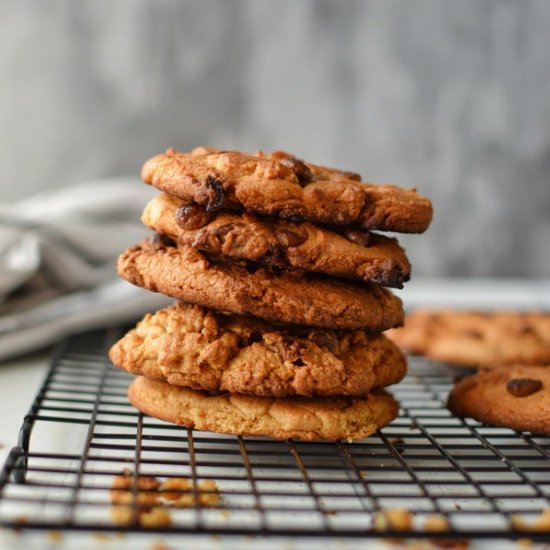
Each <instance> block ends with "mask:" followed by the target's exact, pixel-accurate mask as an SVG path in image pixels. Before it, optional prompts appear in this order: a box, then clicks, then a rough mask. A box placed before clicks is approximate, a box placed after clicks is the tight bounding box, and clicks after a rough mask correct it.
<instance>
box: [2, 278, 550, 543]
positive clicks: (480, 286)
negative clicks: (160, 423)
mask: <svg viewBox="0 0 550 550" xmlns="http://www.w3.org/2000/svg"><path fill="white" fill-rule="evenodd" d="M397 294H398V295H399V296H401V298H402V299H403V301H404V303H405V306H406V307H407V308H408V309H412V308H415V307H419V306H453V307H459V308H468V307H477V308H481V309H490V308H495V307H500V308H509V309H510V308H521V309H544V310H550V279H549V280H506V279H492V280H491V279H483V280H479V279H470V280H449V279H445V280H442V279H431V280H428V279H418V280H415V281H411V282H410V283H408V285H407V287H406V288H405V289H404V290H402V291H398V292H397ZM50 352H51V350H44V351H42V352H38V353H34V354H31V355H28V356H25V357H20V358H17V359H13V360H9V361H6V362H4V363H1V364H0V462H1V464H3V463H4V460H5V459H6V456H7V454H8V452H9V450H10V448H11V447H12V446H13V445H15V444H16V443H17V435H18V431H19V427H20V425H21V421H22V419H23V416H24V415H25V414H26V412H27V411H28V409H29V406H30V405H31V403H32V400H33V398H34V396H35V394H36V392H37V390H38V388H39V387H40V385H41V383H42V380H43V378H44V376H45V374H46V371H47V368H48V361H49V354H50ZM191 541H192V543H191ZM157 542H163V543H164V544H165V545H166V546H167V547H168V548H174V549H176V548H185V549H189V550H194V549H197V550H199V549H202V548H208V549H225V548H242V549H246V548H260V547H261V548H277V549H281V550H282V549H284V550H291V549H293V548H300V550H308V549H310V548H311V549H315V550H322V549H324V548H335V549H342V550H347V549H356V548H361V549H368V548H393V547H395V546H394V545H388V544H386V543H381V542H378V541H367V542H365V541H353V540H351V541H346V540H325V539H314V540H311V539H308V540H302V539H300V540H299V541H298V540H289V539H277V540H275V541H260V540H259V539H250V538H241V537H235V538H231V537H225V538H213V537H202V538H197V537H194V538H193V539H190V538H189V537H184V536H181V537H179V536H178V537H175V536H170V537H163V536H150V537H149V536H147V537H146V536H139V537H136V536H131V537H125V538H124V539H121V538H116V537H109V538H107V539H106V540H98V539H96V538H94V537H93V536H92V535H90V534H68V535H65V536H63V538H62V540H60V541H56V542H51V541H49V540H48V538H47V534H45V533H20V534H15V533H13V532H11V531H0V548H2V549H4V548H5V549H11V548H23V547H25V548H27V549H29V550H30V549H32V548H49V547H51V548H57V549H62V548H79V549H80V548H82V549H85V548H94V549H102V550H106V549H109V548H132V549H133V550H134V549H139V548H146V549H149V548H151V547H152V546H153V545H154V544H155V543H157ZM497 544H498V548H499V549H503V550H504V549H506V548H517V547H518V546H517V545H516V544H515V543H512V542H505V541H498V543H497V541H481V542H474V544H473V545H472V547H473V548H497ZM531 548H537V546H532V547H531Z"/></svg>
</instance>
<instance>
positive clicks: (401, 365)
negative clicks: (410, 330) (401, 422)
mask: <svg viewBox="0 0 550 550" xmlns="http://www.w3.org/2000/svg"><path fill="white" fill-rule="evenodd" d="M110 357H111V360H112V361H113V363H114V364H115V365H117V366H118V367H120V368H122V369H124V370H127V371H128V372H132V373H135V374H138V375H139V377H138V378H136V380H135V381H134V382H133V383H132V385H131V386H130V389H129V397H130V401H131V402H132V404H133V405H134V406H135V407H136V408H137V409H139V410H141V411H142V412H144V413H146V414H149V415H151V416H155V417H157V418H160V419H163V420H166V421H169V422H174V423H176V424H180V425H185V426H189V427H193V428H196V429H200V430H210V431H215V432H220V433H228V434H236V435H254V436H269V437H273V438H276V439H288V438H296V439H301V440H315V439H329V440H336V439H347V440H353V439H360V438H363V437H366V436H368V435H370V434H372V433H373V432H375V431H376V430H377V429H379V428H381V427H383V426H385V425H386V424H388V423H389V422H390V421H391V420H393V418H395V416H396V415H397V410H398V406H397V403H396V402H395V400H394V399H393V397H391V396H390V395H389V394H387V393H386V392H384V391H383V390H382V389H381V388H382V387H384V386H387V385H390V384H393V383H396V382H399V381H400V380H401V379H402V378H403V376H404V375H405V372H406V362H405V358H404V356H403V354H402V353H401V352H400V351H399V350H398V349H397V347H396V346H395V345H394V344H392V343H391V342H390V341H389V340H388V339H387V338H385V337H384V336H383V335H381V334H376V335H373V334H368V333H367V332H365V331H360V330H356V331H333V330H325V329H312V328H305V327H289V326H285V327H284V328H283V327H281V326H278V325H275V324H271V323H267V322H265V321H261V320H259V319H255V318H250V317H243V316H238V315H229V314H223V313H216V312H214V311H212V310H210V309H207V308H204V307H200V306H195V305H189V304H184V303H178V304H176V305H174V306H171V307H168V308H165V309H162V310H159V311H157V312H156V313H155V314H148V315H146V316H145V318H144V319H143V320H142V321H141V322H140V323H138V325H137V326H136V328H135V329H133V330H131V331H130V332H129V333H128V334H126V335H125V336H124V337H123V338H122V339H121V340H119V341H118V342H117V343H116V344H115V345H114V346H113V347H112V349H111V351H110Z"/></svg>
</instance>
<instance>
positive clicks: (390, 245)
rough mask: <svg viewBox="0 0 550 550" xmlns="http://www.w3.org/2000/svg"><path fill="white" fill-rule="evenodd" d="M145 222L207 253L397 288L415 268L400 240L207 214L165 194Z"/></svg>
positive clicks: (242, 216)
mask: <svg viewBox="0 0 550 550" xmlns="http://www.w3.org/2000/svg"><path fill="white" fill-rule="evenodd" d="M142 221H143V223H144V224H145V225H147V226H148V227H150V228H151V229H153V230H154V231H156V232H157V233H162V234H163V235H168V236H169V237H171V238H172V239H174V240H176V241H178V242H181V243H184V244H188V245H190V246H193V247H195V248H198V249H199V250H201V251H203V252H205V253H206V254H207V255H208V256H209V257H219V256H226V257H230V258H238V259H243V260H250V261H253V262H255V263H260V264H266V265H274V266H278V267H282V268H287V269H288V268H294V269H304V270H306V271H313V272H318V273H324V274H326V275H331V276H333V277H344V278H350V279H358V280H362V281H364V282H367V283H368V282H371V283H375V284H380V285H383V286H392V287H397V288H402V287H403V282H404V281H407V280H408V279H409V276H410V272H411V266H410V264H409V261H408V259H407V256H406V255H405V252H404V250H403V249H402V248H401V247H400V246H399V245H398V244H397V240H396V239H390V238H388V237H383V236H381V235H375V234H372V233H369V232H367V231H363V230H361V229H350V228H344V229H342V233H343V234H342V235H339V234H338V233H336V232H335V231H331V230H329V229H326V228H323V227H319V226H318V225H314V224H312V223H309V222H302V223H296V222H291V221H287V220H281V219H277V218H269V219H268V218H258V217H256V216H254V215H252V214H241V213H236V212H228V211H222V212H217V213H209V212H207V211H206V208H205V207H203V206H199V205H198V204H196V203H191V204H189V203H183V202H182V201H181V199H179V200H178V199H175V198H174V197H170V196H169V195H165V194H163V195H160V196H158V197H156V198H154V199H153V200H152V201H151V202H150V203H149V204H148V205H147V207H146V208H145V211H144V212H143V216H142Z"/></svg>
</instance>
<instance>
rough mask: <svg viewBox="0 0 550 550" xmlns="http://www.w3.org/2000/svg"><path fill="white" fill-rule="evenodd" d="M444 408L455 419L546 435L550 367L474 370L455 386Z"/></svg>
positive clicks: (549, 428) (549, 419) (548, 432)
mask: <svg viewBox="0 0 550 550" xmlns="http://www.w3.org/2000/svg"><path fill="white" fill-rule="evenodd" d="M447 405H448V407H449V409H450V410H451V411H452V412H453V413H454V414H456V415H457V416H469V417H472V418H475V419H476V420H479V421H480V422H484V423H486V424H490V425H492V426H503V427H506V428H511V429H513V430H519V431H524V430H526V431H530V432H533V433H539V434H545V435H550V368H549V367H545V366H540V365H508V366H502V367H498V368H494V369H490V370H486V369H484V370H481V371H478V372H477V373H476V374H473V375H472V376H467V377H466V378H463V379H462V380H461V381H460V382H458V383H457V384H456V385H455V387H454V388H453V389H452V391H451V393H450V394H449V399H448V403H447Z"/></svg>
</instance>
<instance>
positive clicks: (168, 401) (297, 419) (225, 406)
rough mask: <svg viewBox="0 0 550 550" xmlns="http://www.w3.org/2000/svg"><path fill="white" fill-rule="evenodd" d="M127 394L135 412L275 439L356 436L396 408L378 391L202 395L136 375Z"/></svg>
mask: <svg viewBox="0 0 550 550" xmlns="http://www.w3.org/2000/svg"><path fill="white" fill-rule="evenodd" d="M128 397H129V399H130V402H131V403H132V405H134V407H136V408H137V409H138V410H140V411H141V412H143V413H145V414H147V415H150V416H154V417H156V418H160V419H161V420H165V421H167V422H173V423H175V424H179V425H181V426H188V427H190V428H195V429H197V430H208V431H213V432H218V433H224V434H234V435H248V436H268V437H272V438H275V439H290V438H293V439H300V440H304V441H312V440H316V439H328V440H338V439H347V440H350V441H351V440H353V439H361V438H363V437H367V436H368V435H371V434H372V433H374V432H375V431H376V430H378V429H380V428H382V427H383V426H385V425H386V424H388V423H389V422H391V421H392V420H393V419H394V418H395V417H396V416H397V412H398V406H397V403H396V402H395V400H394V399H393V397H392V396H391V395H389V394H387V393H385V392H384V391H383V390H378V391H377V392H375V393H372V394H369V395H368V396H366V397H355V398H352V397H348V398H346V397H341V398H337V397H332V398H331V397H325V398H305V397H286V398H270V397H255V396H251V395H239V394H229V393H224V394H219V395H208V394H207V393H204V392H200V391H196V390H189V389H187V388H180V387H177V386H171V385H170V384H166V383H165V382H158V381H155V380H149V379H147V378H143V377H137V378H136V379H135V380H134V381H133V382H132V384H131V385H130V387H129V389H128Z"/></svg>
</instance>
